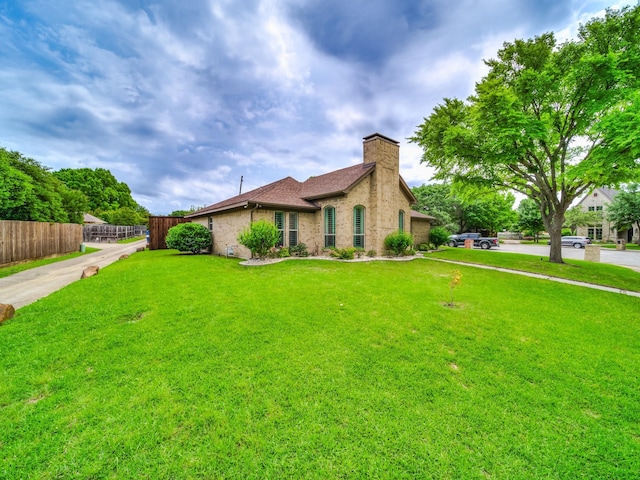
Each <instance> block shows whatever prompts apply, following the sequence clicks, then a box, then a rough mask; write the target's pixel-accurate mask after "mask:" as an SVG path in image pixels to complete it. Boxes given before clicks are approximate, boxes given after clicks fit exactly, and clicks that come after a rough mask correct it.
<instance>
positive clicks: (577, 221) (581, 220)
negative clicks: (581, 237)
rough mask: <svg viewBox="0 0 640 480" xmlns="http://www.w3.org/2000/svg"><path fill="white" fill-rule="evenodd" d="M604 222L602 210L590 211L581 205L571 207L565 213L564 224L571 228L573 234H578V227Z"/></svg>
mask: <svg viewBox="0 0 640 480" xmlns="http://www.w3.org/2000/svg"><path fill="white" fill-rule="evenodd" d="M598 223H602V212H588V211H585V210H583V209H582V207H581V206H580V205H576V206H575V207H571V208H570V209H569V210H567V213H565V215H564V226H565V227H567V228H568V229H569V230H571V235H576V232H577V231H578V227H586V226H587V225H595V224H598Z"/></svg>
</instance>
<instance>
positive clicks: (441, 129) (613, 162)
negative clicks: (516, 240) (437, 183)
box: [411, 6, 640, 263]
mask: <svg viewBox="0 0 640 480" xmlns="http://www.w3.org/2000/svg"><path fill="white" fill-rule="evenodd" d="M639 40H640V6H636V7H633V8H632V7H626V8H623V9H621V10H617V11H614V10H607V12H606V15H605V16H604V17H602V18H595V19H593V20H591V21H589V22H588V23H586V24H585V25H582V26H580V28H579V33H578V38H577V39H575V40H572V41H568V42H565V43H562V44H558V43H557V42H556V40H555V38H554V36H553V34H551V33H548V34H544V35H541V36H539V37H536V38H534V39H530V40H516V41H514V42H512V43H505V44H504V47H503V48H502V49H501V50H500V51H499V52H498V55H497V58H496V59H493V60H489V61H487V62H486V64H487V66H488V67H489V73H488V74H487V76H485V77H484V78H483V79H482V80H481V81H480V82H478V83H477V84H476V88H475V95H473V96H471V97H469V98H468V99H467V100H466V101H462V100H459V99H445V100H444V102H443V103H442V104H441V105H438V106H437V107H436V108H435V109H434V111H433V113H432V114H431V115H430V116H429V117H428V118H425V121H424V123H423V124H422V125H420V126H419V127H418V130H417V131H416V132H415V134H414V136H413V137H412V138H411V141H412V142H414V143H417V144H419V145H420V146H421V147H422V148H423V152H424V153H423V157H422V161H423V162H424V163H426V164H427V165H429V166H432V167H434V168H435V170H436V174H435V178H436V179H441V180H449V179H451V180H454V181H460V182H466V183H470V184H481V185H488V186H492V187H498V188H511V189H513V190H515V191H518V192H520V193H523V194H524V195H525V196H527V197H528V198H531V199H532V200H534V201H535V202H536V204H537V205H538V207H539V208H540V213H541V216H542V220H543V222H544V225H545V228H546V230H547V231H548V232H549V235H550V237H551V251H550V256H549V259H550V261H552V262H557V263H561V262H562V249H561V243H560V237H561V235H562V225H563V224H564V215H565V212H566V210H567V209H568V208H569V206H570V205H571V203H572V202H573V201H574V200H575V199H576V198H578V197H579V196H581V195H582V194H584V193H586V192H588V191H590V190H592V189H593V188H596V187H600V186H607V185H616V184H619V183H621V182H625V181H629V180H631V179H633V178H636V177H637V176H638V172H639V171H640V162H639V160H638V158H640V43H639Z"/></svg>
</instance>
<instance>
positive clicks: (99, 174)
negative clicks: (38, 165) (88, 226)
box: [53, 168, 138, 212]
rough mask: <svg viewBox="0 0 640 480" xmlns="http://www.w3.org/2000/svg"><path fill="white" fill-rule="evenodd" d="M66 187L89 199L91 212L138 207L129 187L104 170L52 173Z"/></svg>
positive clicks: (72, 170) (86, 169)
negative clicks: (79, 192) (81, 193)
mask: <svg viewBox="0 0 640 480" xmlns="http://www.w3.org/2000/svg"><path fill="white" fill-rule="evenodd" d="M53 175H55V177H56V178H58V179H60V180H61V181H62V182H64V183H65V185H67V187H69V188H72V189H74V190H79V191H81V192H83V193H84V194H85V195H86V196H87V198H88V199H89V210H90V211H91V212H100V211H103V212H104V211H113V210H117V209H119V208H121V207H129V208H135V207H136V206H138V204H137V203H136V201H135V200H134V199H133V197H132V196H131V190H130V189H129V186H128V185H127V184H126V183H124V182H119V181H118V180H117V179H116V177H114V176H113V174H112V173H111V172H110V171H109V170H106V169H104V168H96V169H91V168H63V169H61V170H58V171H56V172H53Z"/></svg>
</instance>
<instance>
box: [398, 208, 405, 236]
mask: <svg viewBox="0 0 640 480" xmlns="http://www.w3.org/2000/svg"><path fill="white" fill-rule="evenodd" d="M398 230H399V231H400V232H404V210H400V213H399V214H398Z"/></svg>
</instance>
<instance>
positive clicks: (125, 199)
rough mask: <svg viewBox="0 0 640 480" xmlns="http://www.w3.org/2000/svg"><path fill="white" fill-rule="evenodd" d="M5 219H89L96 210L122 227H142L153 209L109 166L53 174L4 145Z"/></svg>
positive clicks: (0, 193) (0, 160)
mask: <svg viewBox="0 0 640 480" xmlns="http://www.w3.org/2000/svg"><path fill="white" fill-rule="evenodd" d="M0 180H1V181H0V219H1V220H24V221H35V222H59V223H66V222H71V223H83V214H84V213H93V214H94V215H96V216H98V217H101V218H103V219H104V220H106V221H108V222H109V223H112V224H116V225H141V224H146V223H147V222H148V217H149V212H148V211H147V209H146V208H144V207H142V206H141V205H139V204H138V203H136V201H135V200H134V199H133V197H132V196H131V190H130V189H129V187H128V185H127V184H126V183H123V182H118V180H116V178H115V177H114V176H113V175H112V174H111V172H110V171H109V170H105V169H103V168H96V169H95V170H92V169H90V168H80V169H70V168H65V169H62V170H59V171H57V172H51V169H50V168H49V167H45V166H43V165H41V164H40V163H39V162H37V161H35V160H33V159H31V158H27V157H25V156H24V155H22V154H21V153H19V152H13V151H9V150H6V149H4V148H2V147H0Z"/></svg>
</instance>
